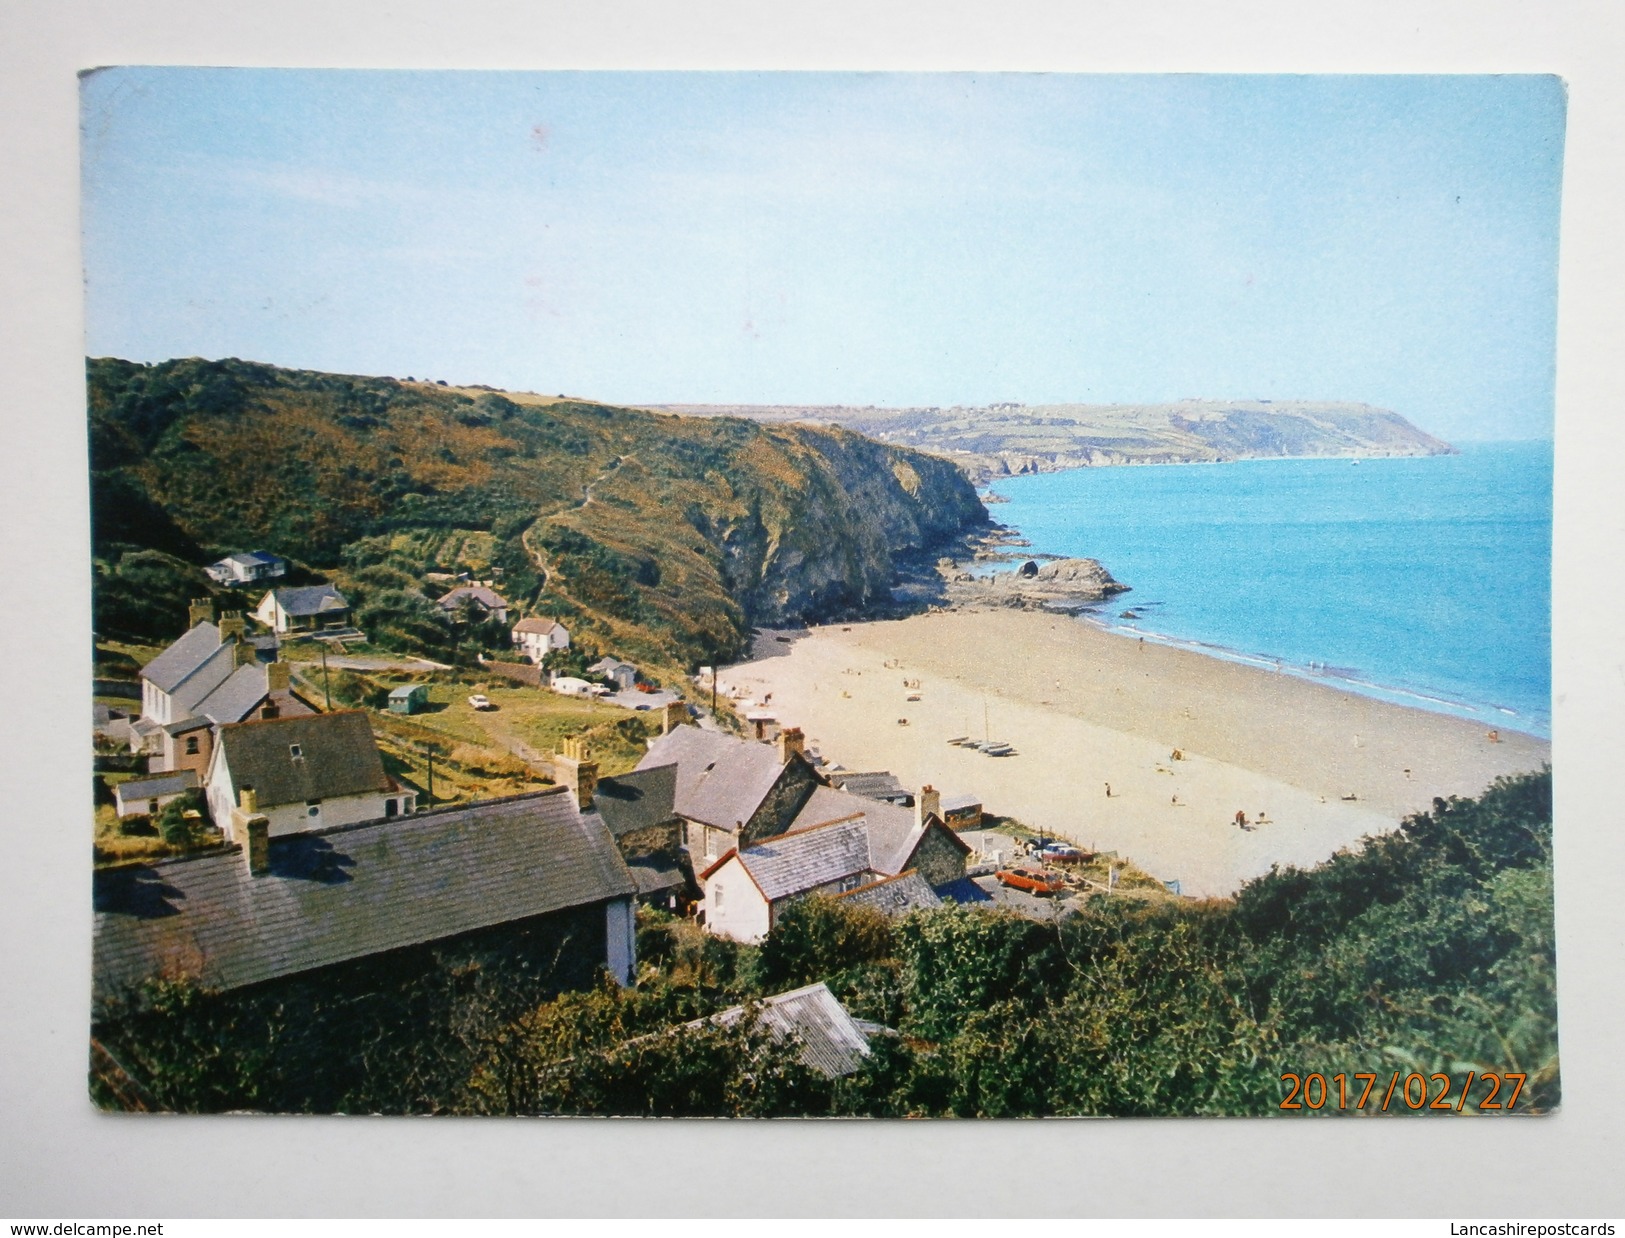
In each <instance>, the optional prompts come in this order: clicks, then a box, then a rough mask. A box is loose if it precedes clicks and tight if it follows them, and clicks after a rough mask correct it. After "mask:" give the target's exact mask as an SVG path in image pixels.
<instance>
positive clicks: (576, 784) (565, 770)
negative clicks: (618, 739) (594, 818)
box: [553, 735, 598, 812]
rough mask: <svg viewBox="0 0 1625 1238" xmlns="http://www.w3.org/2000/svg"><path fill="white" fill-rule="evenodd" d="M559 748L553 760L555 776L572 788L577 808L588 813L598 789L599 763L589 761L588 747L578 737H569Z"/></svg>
mask: <svg viewBox="0 0 1625 1238" xmlns="http://www.w3.org/2000/svg"><path fill="white" fill-rule="evenodd" d="M559 748H560V751H559V754H558V756H556V757H554V758H553V776H554V778H556V779H557V780H558V781H559V782H561V783H562V784H564V785H565V786H567V787H569V788H570V791H571V793H572V794H573V795H574V796H575V801H576V807H577V808H579V809H581V811H582V812H586V811H587V809H589V808H591V807H592V798H593V793H594V792H595V791H596V790H597V789H598V762H597V761H593V760H589V759H588V757H587V745H586V743H585V742H583V741H582V739H581V737H580V736H578V735H572V736H569V737H568V738H567V739H565V740H564V741H563V742H562V743H561V744H560V745H559Z"/></svg>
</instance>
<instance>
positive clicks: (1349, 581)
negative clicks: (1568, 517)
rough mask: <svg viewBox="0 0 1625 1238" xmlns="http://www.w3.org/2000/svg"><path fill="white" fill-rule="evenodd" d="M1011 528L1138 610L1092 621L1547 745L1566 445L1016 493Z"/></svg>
mask: <svg viewBox="0 0 1625 1238" xmlns="http://www.w3.org/2000/svg"><path fill="white" fill-rule="evenodd" d="M993 489H994V491H995V492H996V493H997V494H999V495H1002V496H1004V497H1005V498H1007V499H1008V500H1009V502H1008V503H1002V504H992V505H990V506H989V509H988V510H989V511H990V513H991V514H992V515H993V517H994V519H996V520H999V521H1001V522H1003V523H1005V524H1009V525H1013V526H1015V527H1016V528H1018V529H1020V530H1021V532H1022V535H1023V536H1024V537H1026V538H1027V539H1029V540H1030V541H1031V543H1032V550H1033V551H1034V552H1043V553H1049V554H1055V555H1064V556H1078V557H1085V558H1091V559H1098V560H1099V561H1100V562H1101V563H1102V564H1103V565H1104V566H1105V567H1106V570H1107V571H1109V572H1111V574H1112V575H1113V576H1115V577H1116V578H1117V579H1118V580H1119V581H1121V582H1122V583H1123V584H1126V585H1129V586H1130V587H1131V589H1132V592H1129V593H1124V594H1120V595H1118V596H1117V597H1115V598H1113V599H1111V600H1110V601H1109V602H1108V603H1106V604H1104V605H1101V606H1098V607H1094V608H1091V609H1090V610H1089V611H1086V612H1084V614H1083V615H1082V616H1081V618H1082V619H1083V620H1084V621H1086V622H1093V623H1098V624H1101V625H1104V626H1105V627H1107V628H1109V629H1112V630H1115V631H1119V632H1121V633H1123V634H1125V635H1127V636H1135V637H1140V636H1143V637H1145V638H1146V639H1148V640H1158V641H1163V642H1167V643H1170V644H1176V645H1182V646H1185V647H1188V648H1193V649H1197V650H1200V651H1202V652H1205V653H1209V654H1213V655H1215V656H1218V657H1225V658H1231V659H1234V660H1237V661H1242V662H1250V663H1255V664H1258V665H1261V666H1266V667H1268V668H1270V669H1272V670H1273V669H1276V668H1279V669H1280V670H1282V671H1283V672H1287V673H1291V674H1296V675H1301V676H1305V677H1308V678H1316V679H1324V680H1327V681H1333V682H1335V683H1336V684H1337V685H1338V686H1339V687H1341V688H1344V689H1349V690H1353V691H1356V692H1362V693H1365V694H1367V695H1370V696H1375V697H1379V698H1382V699H1384V700H1391V701H1395V702H1398V703H1400V704H1404V705H1411V706H1416V707H1419V708H1424V709H1431V710H1435V711H1438V712H1442V713H1448V714H1453V715H1456V716H1458V717H1463V718H1469V719H1473V720H1475V721H1479V722H1482V723H1484V724H1485V726H1486V727H1487V728H1489V729H1497V728H1506V729H1509V730H1515V731H1524V732H1527V733H1529V734H1533V735H1539V736H1542V737H1546V738H1549V737H1550V735H1551V528H1552V445H1551V443H1550V442H1549V441H1547V442H1518V443H1466V444H1461V445H1460V446H1459V454H1457V455H1450V456H1423V457H1406V458H1387V457H1372V458H1361V459H1358V460H1356V459H1352V458H1342V459H1270V460H1239V461H1233V462H1224V463H1214V464H1167V465H1122V466H1114V467H1103V468H1084V469H1072V470H1068V471H1066V472H1060V473H1040V474H1031V475H1026V476H1021V477H1012V478H1003V479H1000V480H999V481H998V482H997V483H995V484H994V486H993Z"/></svg>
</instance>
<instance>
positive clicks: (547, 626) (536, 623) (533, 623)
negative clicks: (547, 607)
mask: <svg viewBox="0 0 1625 1238" xmlns="http://www.w3.org/2000/svg"><path fill="white" fill-rule="evenodd" d="M558 626H559V625H558V623H557V621H555V620H552V619H538V618H537V617H536V616H535V615H528V616H526V617H525V618H523V619H521V620H520V621H519V622H518V623H516V624H514V625H513V630H514V631H515V632H534V633H535V634H536V635H538V636H546V635H547V634H548V633H550V632H551V631H552V630H553V629H554V628H556V627H558Z"/></svg>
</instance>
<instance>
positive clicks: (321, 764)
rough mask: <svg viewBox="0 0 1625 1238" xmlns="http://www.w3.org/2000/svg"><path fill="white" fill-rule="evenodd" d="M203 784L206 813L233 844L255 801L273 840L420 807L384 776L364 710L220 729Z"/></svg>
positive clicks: (412, 796) (411, 794)
mask: <svg viewBox="0 0 1625 1238" xmlns="http://www.w3.org/2000/svg"><path fill="white" fill-rule="evenodd" d="M217 734H218V738H217V740H216V743H215V746H214V754H213V755H212V756H211V757H210V759H209V769H208V773H207V775H206V776H205V778H204V783H205V786H206V788H207V792H206V794H207V798H208V802H209V812H210V815H211V816H213V818H214V823H215V825H217V826H218V827H219V828H220V829H221V830H223V831H225V833H226V835H227V837H228V838H230V839H231V841H234V842H238V841H241V840H240V839H235V838H231V835H232V828H233V811H232V810H233V809H237V808H240V807H241V806H242V805H243V792H244V791H247V792H249V793H250V796H251V799H252V801H253V803H254V805H255V807H254V809H253V811H254V812H257V813H260V814H262V815H264V816H265V817H267V818H268V819H269V821H270V834H271V836H272V837H275V836H277V835H281V834H296V833H301V832H303V831H307V830H319V829H326V828H328V827H329V826H335V825H349V824H351V823H353V822H356V821H371V820H373V819H375V818H381V817H395V816H404V815H406V814H409V813H411V812H412V811H413V810H414V809H415V808H416V807H417V792H416V791H414V790H412V789H411V788H410V787H403V786H401V785H400V784H399V783H397V782H396V781H395V780H394V779H393V778H391V777H390V776H389V775H388V774H387V773H385V772H384V763H383V761H382V760H381V759H380V757H379V755H378V745H377V743H376V742H375V741H374V739H373V737H372V726H371V725H370V724H369V723H368V721H367V715H366V714H365V713H362V712H361V711H359V710H347V711H344V712H341V713H332V714H311V715H308V716H305V717H299V718H275V719H267V720H260V721H254V722H241V723H236V724H233V725H228V726H222V727H221V728H220V729H219V731H218V733H217Z"/></svg>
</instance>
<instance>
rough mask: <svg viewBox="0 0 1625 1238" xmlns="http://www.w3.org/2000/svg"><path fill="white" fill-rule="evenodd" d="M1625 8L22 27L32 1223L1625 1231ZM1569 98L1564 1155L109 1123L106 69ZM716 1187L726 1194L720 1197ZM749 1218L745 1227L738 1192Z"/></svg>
mask: <svg viewBox="0 0 1625 1238" xmlns="http://www.w3.org/2000/svg"><path fill="white" fill-rule="evenodd" d="M1621 34H1622V19H1621V10H1620V8H1619V6H1617V5H1609V4H1603V3H1584V2H1580V0H1559V2H1557V3H1549V4H1545V5H1541V6H1533V5H1527V4H1523V3H1517V2H1514V0H1491V2H1486V0H1480V2H1478V3H1472V4H1468V3H1445V2H1433V3H1405V4H1400V3H1374V2H1371V0H1361V2H1359V3H1350V4H1342V5H1336V6H1318V5H1304V4H1302V3H1301V2H1298V0H1292V2H1288V0H1256V2H1253V3H1246V4H1229V5H1222V6H1214V5H1210V4H1206V3H1202V2H1201V0H1175V2H1164V3H1145V2H1141V3H1128V2H1127V0H1122V2H1117V0H1113V2H1105V3H1089V4H1081V5H1080V4H1063V3H1050V2H1048V0H1038V2H1034V0H1016V2H1014V3H1010V2H1007V3H1002V4H995V3H992V2H991V0H974V2H966V3H955V4H942V5H935V6H928V5H925V4H923V3H906V4H902V3H895V2H892V3H874V2H873V0H869V2H863V0H824V2H822V3H807V2H801V0H798V2H797V3H792V4H781V5H771V6H768V5H759V4H752V3H710V2H708V3H691V4H684V5H669V4H659V3H653V2H639V3H610V4H607V5H589V4H584V3H577V4H536V3H528V4H527V3H509V2H504V0H474V2H471V3H464V4H460V5H457V6H456V7H455V9H454V8H453V7H452V6H450V5H447V4H440V3H428V2H426V0H400V2H399V3H392V4H388V5H385V4H382V3H350V2H346V0H291V2H289V3H283V4H279V5H276V6H253V7H251V6H247V5H233V6H228V5H220V4H218V3H203V2H200V0H147V2H145V3H141V4H129V3H127V2H125V3H115V2H102V0H98V2H86V0H78V2H70V3H64V4H58V5H46V4H42V3H38V2H33V3H19V0H11V3H9V4H6V5H4V6H0V168H4V169H5V172H4V174H3V176H0V185H3V188H0V271H3V275H4V278H3V279H0V298H3V301H0V304H3V310H4V318H3V324H0V374H3V375H4V384H3V386H0V393H3V394H0V435H3V437H0V444H3V450H0V468H3V470H4V475H3V477H0V503H3V504H4V515H5V520H4V521H3V522H0V539H3V545H4V556H5V558H4V563H5V570H4V573H3V574H0V605H3V608H4V609H3V611H0V617H3V621H4V626H3V627H0V641H3V642H4V644H3V648H4V658H3V660H0V666H3V668H4V671H3V674H4V684H5V695H4V708H3V710H0V728H3V732H4V742H3V744H0V754H3V755H0V760H3V762H4V770H5V783H4V786H5V788H6V798H5V801H4V807H3V809H0V823H3V824H0V828H3V830H4V851H3V853H0V854H3V855H4V857H5V860H6V863H5V865H4V871H5V873H6V877H7V880H6V885H5V892H4V896H3V897H0V924H3V928H4V934H3V937H0V941H3V942H4V945H3V947H0V976H3V989H0V994H3V997H0V1214H7V1215H10V1216H15V1217H22V1216H40V1217H45V1216H50V1217H52V1218H53V1219H54V1218H58V1217H62V1218H66V1217H81V1218H83V1217H97V1216H123V1217H163V1216H168V1217H185V1216H209V1215H223V1216H256V1215H265V1216H299V1215H311V1216H318V1215H330V1216H344V1215H362V1216H365V1215H375V1216H409V1215H421V1216H432V1215H464V1216H480V1215H512V1216H524V1215H534V1216H550V1215H551V1216H560V1215H574V1216H593V1215H640V1214H641V1215H654V1216H693V1215H749V1214H774V1215H831V1214H850V1215H864V1214H867V1215H1059V1216H1066V1215H1078V1216H1089V1215H1095V1216H1135V1215H1146V1216H1180V1215H1184V1216H1248V1215H1253V1216H1272V1215H1273V1216H1322V1215H1323V1216H1359V1215H1373V1216H1383V1215H1420V1216H1451V1217H1455V1218H1458V1219H1464V1218H1469V1217H1496V1216H1524V1217H1531V1216H1583V1215H1587V1214H1589V1215H1600V1214H1612V1215H1615V1216H1617V1215H1619V1214H1620V1213H1621V1212H1622V1211H1625V1208H1622V1204H1625V1188H1622V1186H1621V1181H1620V1178H1621V1175H1620V1174H1619V1173H1618V1168H1617V1167H1618V1165H1619V1164H1620V1162H1621V1149H1620V1138H1619V1137H1620V1121H1619V1117H1618V1115H1619V1113H1620V1109H1621V1106H1620V1097H1619V1095H1618V1093H1617V1089H1618V1088H1619V1086H1620V1084H1621V1079H1622V1072H1621V1070H1620V1066H1619V1057H1618V1055H1619V1052H1620V1050H1619V1047H1618V1046H1619V1044H1620V1041H1621V1038H1620V1037H1619V1035H1618V1029H1619V1028H1620V1026H1621V1023H1622V1020H1621V1014H1622V1006H1621V972H1622V968H1621V962H1620V960H1621V950H1622V946H1625V915H1622V911H1621V908H1622V906H1625V898H1622V897H1621V892H1620V888H1619V887H1620V881H1621V877H1622V875H1625V863H1622V860H1625V856H1622V851H1625V847H1622V841H1621V840H1622V836H1625V829H1622V828H1621V826H1622V822H1625V811H1622V809H1621V806H1620V803H1619V800H1618V797H1617V795H1616V794H1615V790H1614V774H1615V772H1616V767H1617V765H1618V757H1617V756H1616V753H1617V751H1618V748H1619V739H1620V736H1621V735H1625V725H1622V723H1625V718H1622V713H1625V711H1622V709H1621V703H1622V700H1625V653H1622V646H1625V641H1622V639H1621V625H1620V623H1619V620H1618V618H1617V616H1618V614H1619V603H1620V601H1621V600H1622V598H1621V590H1620V586H1619V583H1618V577H1617V575H1616V574H1615V573H1614V572H1613V571H1612V570H1611V569H1613V567H1614V565H1615V564H1617V563H1618V562H1619V554H1618V552H1619V550H1620V540H1621V538H1620V535H1621V529H1622V527H1625V505H1622V502H1621V487H1620V486H1619V485H1618V483H1617V481H1616V477H1615V475H1616V474H1617V472H1618V469H1619V464H1618V462H1619V461H1622V460H1625V441H1622V440H1625V432H1622V427H1621V423H1620V413H1619V410H1620V409H1622V408H1625V400H1622V399H1621V398H1620V397H1621V395H1622V394H1625V393H1622V392H1621V390H1620V388H1621V382H1620V374H1619V366H1618V362H1617V360H1616V358H1617V355H1618V354H1619V353H1620V352H1621V348H1620V339H1621V331H1620V327H1621V321H1622V318H1621V314H1620V309H1621V289H1622V288H1625V251H1622V246H1621V243H1620V230H1619V226H1618V220H1619V218H1620V215H1621V211H1620V208H1621V205H1622V203H1621V185H1620V175H1621V172H1620V169H1621V154H1622V152H1625V142H1622V122H1625V107H1622V106H1621V103H1622V95H1625V77H1622V75H1620V74H1619V72H1618V66H1619V65H1620V64H1621V63H1625V46H1622V38H1621ZM129 63H153V64H158V63H172V64H254V65H304V66H335V67H366V66H380V67H382V66H425V67H436V66H445V67H460V68H480V67H493V68H498V67H500V68H571V67H573V68H596V67H602V68H611V67H614V68H906V69H967V68H974V69H985V70H995V69H1027V70H1032V69H1042V70H1055V71H1105V70H1111V71H1149V70H1157V71H1166V70H1192V71H1199V70H1207V71H1213V70H1243V71H1253V72H1281V71H1290V72H1370V71H1380V72H1441V71H1442V72H1484V71H1511V72H1557V73H1560V74H1562V75H1563V76H1564V77H1565V78H1566V79H1567V80H1568V82H1569V86H1570V92H1571V93H1570V116H1569V120H1570V127H1569V141H1568V157H1567V178H1566V185H1565V204H1564V225H1563V227H1564V233H1563V260H1562V262H1563V269H1562V293H1561V343H1560V352H1559V384H1558V398H1559V407H1558V450H1557V468H1558V483H1557V484H1558V502H1557V512H1558V516H1557V535H1556V536H1557V550H1556V572H1557V590H1556V617H1555V619H1556V621H1555V629H1554V631H1555V642H1556V653H1555V658H1554V683H1555V698H1556V699H1555V715H1556V723H1555V732H1556V745H1557V758H1556V759H1557V768H1558V888H1559V911H1558V919H1559V941H1560V961H1559V965H1560V981H1561V987H1562V1001H1563V1009H1562V1029H1561V1030H1562V1043H1563V1072H1564V1092H1565V1096H1566V1100H1565V1104H1564V1108H1563V1111H1562V1112H1561V1114H1559V1115H1557V1116H1555V1117H1552V1118H1548V1119H1544V1120H1525V1121H1464V1122H1450V1123H1434V1122H1422V1121H1408V1120H1400V1121H1382V1122H1378V1121H1325V1122H1308V1123H1305V1122H1294V1123H1291V1124H1288V1123H1287V1122H1284V1121H1256V1122H1239V1121H1231V1122H1206V1121H1160V1122H1122V1121H1119V1122H1110V1121H1099V1122H1044V1123H1025V1124H1011V1123H957V1124H956V1123H934V1124H926V1123H917V1124H872V1123H871V1124H857V1123H824V1124H816V1123H781V1124H729V1123H675V1122H645V1123H639V1122H633V1121H613V1122H610V1121H536V1120H532V1121H402V1120H381V1119H353V1118H352V1119H286V1120H282V1119H263V1118H247V1117H244V1118H229V1117H228V1118H211V1119H145V1120H140V1119H135V1118H121V1117H110V1116H104V1115H99V1114H97V1113H95V1112H94V1111H92V1109H91V1108H90V1106H89V1103H88V1101H87V1099H86V1092H85V1086H84V1076H85V1029H86V1019H87V1012H88V1004H89V966H88V958H89V926H90V908H89V883H88V880H87V876H88V872H87V859H88V856H87V847H86V842H87V838H86V828H85V823H86V822H87V820H88V817H89V811H90V804H89V791H88V784H87V782H86V780H85V778H84V760H83V754H84V751H85V749H84V722H85V714H86V712H87V709H88V701H87V700H86V695H87V683H86V681H87V675H86V673H85V672H86V669H87V662H86V654H87V652H88V651H87V650H86V648H85V640H86V635H87V633H88V630H89V622H88V616H89V588H88V586H89V582H88V579H87V576H88V573H87V572H86V571H85V564H86V561H87V554H86V547H87V543H88V520H87V517H86V501H87V500H86V478H85V464H84V436H83V421H82V400H83V346H82V342H81V336H80V325H79V324H80V306H79V266H78V263H79V252H78V233H77V190H78V164H77V146H76V142H77V134H76V126H77V98H76V86H77V84H76V81H75V73H76V72H77V71H78V70H80V69H83V68H88V67H91V66H95V65H101V64H129ZM701 1164H706V1165H710V1166H719V1167H725V1168H724V1169H722V1170H721V1172H720V1175H713V1174H702V1173H697V1172H695V1171H696V1168H697V1167H698V1166H700V1165H701ZM719 1176H720V1178H721V1179H723V1180H725V1181H726V1184H727V1185H726V1188H725V1189H718V1187H717V1186H716V1182H717V1179H718V1177H719Z"/></svg>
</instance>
